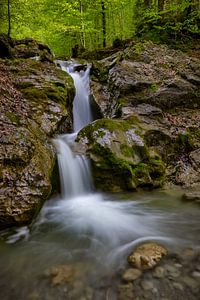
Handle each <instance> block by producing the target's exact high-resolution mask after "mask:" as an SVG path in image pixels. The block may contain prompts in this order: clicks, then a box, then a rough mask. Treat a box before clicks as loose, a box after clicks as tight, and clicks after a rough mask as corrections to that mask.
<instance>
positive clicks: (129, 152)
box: [120, 144, 133, 157]
mask: <svg viewBox="0 0 200 300" xmlns="http://www.w3.org/2000/svg"><path fill="white" fill-rule="evenodd" d="M120 150H121V152H122V154H123V155H124V156H126V157H132V156H133V149H132V147H129V146H127V145H126V144H122V145H120Z"/></svg>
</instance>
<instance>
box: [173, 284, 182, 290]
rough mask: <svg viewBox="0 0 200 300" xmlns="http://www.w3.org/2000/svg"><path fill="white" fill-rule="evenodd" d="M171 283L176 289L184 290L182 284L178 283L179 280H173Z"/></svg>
mask: <svg viewBox="0 0 200 300" xmlns="http://www.w3.org/2000/svg"><path fill="white" fill-rule="evenodd" d="M172 284H173V286H174V287H175V288H176V289H178V290H180V291H183V290H184V287H183V285H182V284H181V283H179V282H173V283H172Z"/></svg>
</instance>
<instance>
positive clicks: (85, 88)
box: [60, 62, 92, 132]
mask: <svg viewBox="0 0 200 300" xmlns="http://www.w3.org/2000/svg"><path fill="white" fill-rule="evenodd" d="M60 65H61V68H62V70H63V71H65V72H67V73H69V75H70V76H71V77H72V78H73V80H74V85H75V89H76V95H75V98H74V103H73V130H74V132H78V131H79V130H80V129H81V128H83V127H84V126H86V125H87V124H89V123H90V122H92V112H91V107H90V101H89V93H90V87H89V74H90V68H91V66H90V65H88V66H87V69H86V70H85V71H83V70H81V71H80V72H74V69H73V65H69V66H67V65H66V64H65V63H64V62H60Z"/></svg>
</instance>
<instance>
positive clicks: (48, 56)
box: [0, 34, 54, 62]
mask: <svg viewBox="0 0 200 300" xmlns="http://www.w3.org/2000/svg"><path fill="white" fill-rule="evenodd" d="M11 57H12V58H30V57H37V58H38V60H41V61H48V62H53V59H54V57H53V54H52V53H51V50H50V49H49V47H48V46H47V45H44V44H42V43H40V42H37V41H35V40H34V39H31V38H25V39H22V40H14V39H11V38H9V37H8V36H7V35H5V34H0V58H11Z"/></svg>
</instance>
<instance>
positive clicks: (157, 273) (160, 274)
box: [153, 267, 165, 278]
mask: <svg viewBox="0 0 200 300" xmlns="http://www.w3.org/2000/svg"><path fill="white" fill-rule="evenodd" d="M164 276H165V269H164V268H162V267H156V268H155V269H154V272H153V277H155V278H163V277H164Z"/></svg>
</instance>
